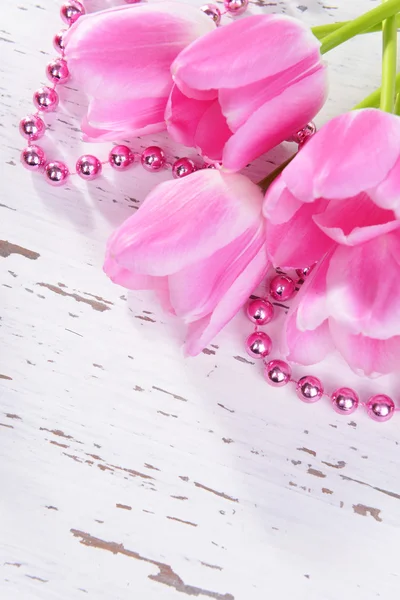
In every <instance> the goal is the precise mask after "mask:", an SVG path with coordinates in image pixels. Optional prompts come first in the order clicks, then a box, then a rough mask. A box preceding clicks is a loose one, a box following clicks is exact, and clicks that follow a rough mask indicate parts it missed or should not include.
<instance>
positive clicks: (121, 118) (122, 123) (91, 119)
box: [81, 98, 167, 142]
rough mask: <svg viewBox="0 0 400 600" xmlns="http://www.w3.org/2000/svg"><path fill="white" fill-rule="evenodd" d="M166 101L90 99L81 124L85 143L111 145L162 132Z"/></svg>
mask: <svg viewBox="0 0 400 600" xmlns="http://www.w3.org/2000/svg"><path fill="white" fill-rule="evenodd" d="M166 103H167V98H145V99H133V100H127V101H120V102H118V101H116V102H112V101H109V100H106V101H104V100H95V99H92V100H91V101H90V103H89V108H88V113H87V116H86V117H84V119H83V121H82V125H81V128H82V132H83V134H84V137H85V140H86V141H90V140H93V141H94V140H95V141H96V142H105V141H113V140H115V139H116V138H123V137H126V135H127V134H129V135H134V136H139V135H146V134H149V133H157V132H159V131H163V129H165V121H164V110H165V105H166Z"/></svg>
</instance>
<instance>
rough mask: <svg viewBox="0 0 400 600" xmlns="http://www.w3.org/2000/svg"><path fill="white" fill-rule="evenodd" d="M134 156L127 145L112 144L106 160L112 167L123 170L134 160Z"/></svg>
mask: <svg viewBox="0 0 400 600" xmlns="http://www.w3.org/2000/svg"><path fill="white" fill-rule="evenodd" d="M134 160H135V156H134V154H133V152H132V150H131V149H130V148H128V146H114V148H113V149H112V150H111V152H110V154H109V156H108V162H109V163H110V165H111V166H112V168H113V169H117V170H118V171H124V170H125V169H127V168H128V167H130V166H131V164H132V163H133V162H134Z"/></svg>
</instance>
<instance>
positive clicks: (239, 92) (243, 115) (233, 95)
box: [218, 61, 327, 134]
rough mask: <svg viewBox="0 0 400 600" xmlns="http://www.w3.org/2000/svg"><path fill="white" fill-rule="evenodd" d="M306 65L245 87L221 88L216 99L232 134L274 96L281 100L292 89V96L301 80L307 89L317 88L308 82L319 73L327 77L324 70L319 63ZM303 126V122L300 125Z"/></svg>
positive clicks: (299, 64)
mask: <svg viewBox="0 0 400 600" xmlns="http://www.w3.org/2000/svg"><path fill="white" fill-rule="evenodd" d="M308 63H309V61H303V62H300V63H298V64H296V65H295V66H293V67H291V68H290V69H286V70H284V71H281V72H279V73H277V74H276V75H274V76H273V77H268V78H267V79H261V80H259V81H255V82H254V83H251V84H249V85H246V86H244V87H237V88H222V89H221V90H220V92H219V95H218V98H219V102H220V104H221V108H222V112H223V114H224V115H225V117H226V119H227V122H228V125H229V127H230V129H232V131H234V132H235V131H237V130H238V129H239V128H240V127H242V125H244V124H245V123H246V121H247V120H248V119H249V118H250V117H251V116H252V115H253V113H255V111H256V110H258V109H259V108H261V107H262V106H263V105H264V104H266V103H267V102H271V101H272V100H273V99H274V98H276V97H277V96H281V94H282V93H283V92H284V91H285V90H286V89H287V88H292V90H293V93H294V94H295V93H296V87H295V85H296V83H298V82H300V81H301V80H302V79H306V78H307V82H308V84H309V85H316V82H315V79H314V80H313V79H310V76H311V75H313V74H314V73H316V72H317V71H320V70H322V71H325V73H326V69H325V67H323V66H322V64H321V63H320V62H317V63H315V62H313V63H312V64H308ZM324 83H325V84H326V85H325V87H327V82H324ZM309 93H310V94H314V93H315V91H314V90H313V89H310V90H309ZM317 94H318V95H321V91H319V93H318V90H317ZM300 106H301V105H300ZM306 122H307V121H304V122H303V125H305V124H306ZM292 134H293V131H292Z"/></svg>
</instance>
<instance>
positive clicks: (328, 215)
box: [313, 192, 400, 246]
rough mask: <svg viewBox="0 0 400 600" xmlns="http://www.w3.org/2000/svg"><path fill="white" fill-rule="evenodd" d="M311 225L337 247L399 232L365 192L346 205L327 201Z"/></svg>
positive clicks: (399, 225) (399, 224) (387, 213)
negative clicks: (325, 206)
mask: <svg viewBox="0 0 400 600" xmlns="http://www.w3.org/2000/svg"><path fill="white" fill-rule="evenodd" d="M313 220H314V223H316V224H317V225H318V227H319V228H320V229H321V231H323V232H324V233H325V234H326V235H327V236H329V237H330V238H331V239H332V240H334V241H335V242H337V243H338V244H344V245H347V246H355V245H357V244H362V243H364V242H367V241H369V240H371V239H373V238H375V237H377V236H380V235H383V234H384V233H389V232H390V231H394V230H396V229H399V228H400V221H399V220H395V216H394V213H393V212H392V211H391V210H384V209H383V208H380V207H379V206H377V205H376V204H375V203H374V202H372V200H371V199H370V198H369V196H368V195H367V194H366V193H365V192H361V193H360V194H358V195H357V196H355V197H354V198H347V199H346V201H342V202H341V201H340V200H331V202H330V203H329V205H328V207H327V209H326V210H325V212H323V213H320V214H318V215H314V216H313Z"/></svg>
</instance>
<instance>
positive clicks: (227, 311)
mask: <svg viewBox="0 0 400 600" xmlns="http://www.w3.org/2000/svg"><path fill="white" fill-rule="evenodd" d="M269 266H270V265H269V263H268V259H267V256H266V253H265V249H264V247H262V248H261V249H260V251H259V252H258V254H257V255H256V256H255V257H254V258H253V260H252V261H251V262H250V263H249V264H248V265H247V266H246V268H245V269H244V270H243V271H242V273H241V274H240V275H239V276H238V277H237V279H236V280H235V281H234V283H233V284H232V286H231V287H230V288H229V290H227V291H226V293H225V295H224V296H223V297H222V298H221V300H220V302H219V303H218V305H217V306H216V307H215V309H214V311H213V312H212V313H211V315H209V316H207V317H203V318H202V319H200V320H199V321H195V322H194V323H191V324H190V325H189V328H188V335H187V339H186V346H185V349H186V353H187V354H188V355H189V356H196V355H197V354H199V353H200V352H201V351H202V349H203V348H205V347H206V346H207V345H208V344H209V343H210V342H211V341H212V340H213V338H214V337H215V336H216V335H217V333H219V331H221V329H222V328H223V327H225V325H226V324H227V323H228V322H229V321H230V320H231V319H232V318H233V317H234V316H235V314H236V313H237V312H238V311H239V310H240V308H241V307H242V306H243V305H244V304H245V302H246V301H247V299H248V297H249V296H250V294H251V293H252V292H253V291H254V289H255V288H256V287H257V285H258V284H259V283H260V282H261V281H262V279H263V278H264V277H265V275H266V274H267V272H268V269H269Z"/></svg>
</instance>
